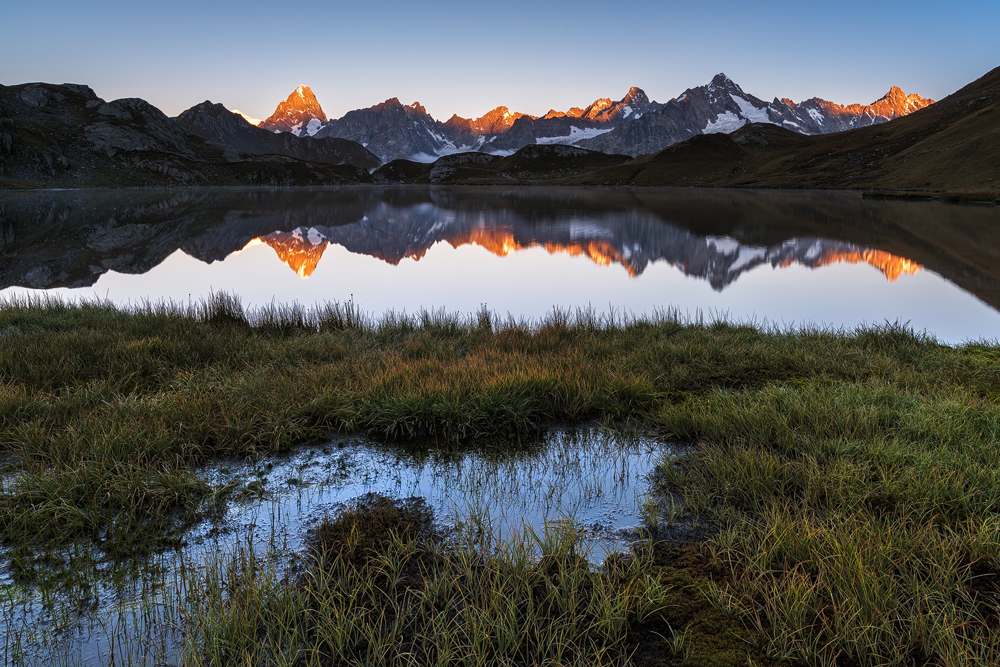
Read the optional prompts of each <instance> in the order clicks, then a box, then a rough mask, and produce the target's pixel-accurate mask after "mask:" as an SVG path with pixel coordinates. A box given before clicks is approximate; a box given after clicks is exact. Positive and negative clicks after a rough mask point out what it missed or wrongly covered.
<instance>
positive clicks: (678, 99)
mask: <svg viewBox="0 0 1000 667" xmlns="http://www.w3.org/2000/svg"><path fill="white" fill-rule="evenodd" d="M687 96H688V94H687V93H684V94H683V95H681V96H680V97H678V98H677V101H678V102H683V101H684V100H686V99H687Z"/></svg>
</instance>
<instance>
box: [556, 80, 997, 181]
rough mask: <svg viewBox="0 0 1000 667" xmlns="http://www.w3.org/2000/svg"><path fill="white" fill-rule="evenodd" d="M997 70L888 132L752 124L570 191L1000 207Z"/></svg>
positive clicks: (599, 174)
mask: <svg viewBox="0 0 1000 667" xmlns="http://www.w3.org/2000/svg"><path fill="white" fill-rule="evenodd" d="M998 155H1000V67H998V68H996V69H994V70H992V71H991V72H989V73H987V74H986V75H985V76H983V77H982V78H980V79H978V80H977V81H975V82H973V83H971V84H969V85H968V86H965V87H964V88H962V89H961V90H959V91H957V92H955V93H953V94H952V95H949V96H948V97H946V98H945V99H943V100H941V101H939V102H937V103H935V104H932V105H929V106H926V107H924V108H922V109H920V110H918V111H915V112H913V113H911V114H909V115H906V116H903V117H901V118H896V119H894V120H891V121H889V122H886V123H882V124H876V125H871V126H867V127H861V128H858V129H854V130H851V131H849V132H838V133H835V134H826V135H818V136H805V135H802V134H799V133H797V132H793V131H791V130H788V129H784V128H782V127H780V126H778V125H775V124H763V123H753V124H751V125H746V126H744V127H741V128H740V129H739V130H737V131H735V132H733V133H732V134H728V135H727V134H714V135H700V136H695V137H692V138H690V139H688V140H687V141H684V142H682V143H679V144H676V145H673V146H670V147H668V148H666V149H664V150H662V151H660V152H658V153H654V154H650V155H644V156H642V157H639V158H637V159H635V160H633V161H631V162H629V163H626V164H623V165H620V166H617V167H612V168H608V169H600V170H597V171H595V172H593V173H591V174H587V175H584V176H580V177H575V178H569V179H565V182H567V183H581V184H583V183H588V184H614V185H624V184H635V185H713V186H738V187H798V188H864V189H880V190H904V191H910V192H916V193H921V192H947V193H955V194H959V195H962V194H965V195H968V196H973V197H982V198H986V199H991V198H998V199H1000V159H998V158H997V156H998Z"/></svg>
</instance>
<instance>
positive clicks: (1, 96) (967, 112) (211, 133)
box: [0, 68, 1000, 200]
mask: <svg viewBox="0 0 1000 667" xmlns="http://www.w3.org/2000/svg"><path fill="white" fill-rule="evenodd" d="M286 102H289V101H288V100H286ZM318 107H319V103H318V101H316V99H315V96H314V95H312V93H311V91H309V90H308V89H307V87H305V86H301V87H300V88H299V89H296V92H295V93H293V95H292V96H291V102H289V103H288V104H285V105H284V107H283V108H282V109H280V111H281V113H280V114H278V113H276V114H274V115H272V117H271V118H269V119H268V120H267V121H264V123H267V124H268V126H269V127H278V126H279V125H281V123H284V125H283V127H286V129H288V130H289V131H281V130H280V129H279V130H278V131H277V132H275V131H273V130H268V129H265V128H263V127H257V126H254V125H253V124H251V123H250V122H248V121H247V120H246V118H245V117H244V116H243V115H242V114H239V113H236V112H231V111H229V110H227V109H226V108H225V107H224V106H222V105H221V104H214V103H212V102H210V101H206V102H203V103H201V104H198V105H195V106H194V107H192V108H191V109H188V110H187V111H185V112H184V113H182V114H180V115H179V116H178V117H177V118H168V117H167V116H166V115H164V114H163V113H162V112H161V111H160V110H159V109H157V108H156V107H154V106H152V105H151V104H149V103H148V102H145V101H144V100H141V99H137V98H126V99H121V100H114V101H111V102H106V101H105V100H103V99H101V98H99V97H97V95H96V94H95V93H94V91H93V90H91V89H90V88H89V87H87V86H85V85H80V84H63V85H55V84H48V83H30V84H20V85H15V86H4V85H0V189H12V188H21V189H23V188H33V187H99V186H114V187H121V186H166V185H170V186H178V185H343V184H364V183H380V184H393V183H438V184H480V185H489V184H494V185H495V184H502V185H514V184H542V183H545V184H552V185H569V184H576V185H704V186H724V187H730V186H738V187H784V188H789V187H796V188H802V187H809V188H855V189H865V190H876V191H893V192H895V193H897V194H898V193H899V192H900V191H905V192H904V195H905V196H910V197H912V196H930V195H932V194H934V193H937V195H936V196H941V195H942V194H946V195H948V196H957V197H961V198H972V199H977V200H993V199H997V198H998V197H1000V163H998V162H997V161H996V158H995V156H996V155H997V154H998V153H1000V129H998V126H1000V113H998V112H1000V68H997V69H994V70H993V71H991V72H989V73H987V74H986V75H984V76H983V77H981V78H980V79H978V80H977V81H975V82H973V83H971V84H969V85H967V86H965V87H963V88H962V89H961V90H959V91H957V92H956V93H954V94H952V95H949V96H947V97H946V98H945V99H944V100H942V101H939V102H937V103H931V102H930V101H929V100H925V99H923V98H921V97H919V96H916V95H906V94H904V93H903V92H902V91H901V90H899V89H897V88H894V89H892V90H890V92H889V94H888V95H886V96H885V98H883V99H881V100H878V101H876V102H875V103H873V104H871V105H864V106H860V105H854V106H847V107H841V106H838V105H835V104H832V103H828V102H824V101H823V100H818V99H813V100H807V101H806V102H802V103H799V104H795V103H792V102H790V101H788V100H774V101H772V102H770V103H765V102H763V101H762V100H760V99H758V98H756V97H754V96H752V95H750V94H748V93H746V92H745V91H743V90H742V88H740V87H739V86H738V85H737V84H735V83H734V82H733V81H732V80H730V79H729V78H728V77H725V76H724V75H721V74H720V75H718V76H716V77H715V78H714V79H713V80H712V82H710V83H709V84H707V85H706V86H701V87H698V88H693V89H688V90H687V91H685V93H683V94H682V95H680V96H679V97H678V98H676V99H674V100H671V101H669V102H667V103H666V104H662V105H661V104H658V103H656V102H652V101H650V100H649V99H648V98H647V96H646V95H645V94H644V93H643V92H642V91H641V90H639V89H637V88H633V89H631V90H630V91H629V93H628V94H627V95H626V96H625V97H623V98H622V99H621V100H619V101H617V102H614V101H612V100H610V99H601V100H597V101H595V102H594V103H593V104H590V105H588V106H586V107H579V108H573V109H570V110H569V111H566V112H557V111H550V112H548V113H546V114H545V115H544V116H541V117H532V116H530V115H524V114H518V113H516V112H511V111H510V110H509V109H507V108H504V107H498V108H497V109H495V110H494V111H492V112H490V113H489V114H486V115H485V116H483V117H481V118H477V119H471V120H468V119H462V118H460V117H457V116H453V117H452V118H450V119H449V120H448V121H447V122H445V123H440V122H438V121H436V120H434V119H433V118H432V117H431V116H430V115H429V114H428V113H427V111H426V109H424V108H423V107H422V106H420V105H419V104H416V103H414V104H411V105H409V106H404V105H402V104H401V103H400V102H399V101H398V100H395V99H393V100H388V101H387V102H385V103H383V104H380V105H377V106H375V107H371V108H369V109H361V110H357V111H352V112H350V113H348V114H346V115H345V116H344V117H342V118H339V119H334V120H329V119H327V121H326V122H325V123H324V122H323V121H322V120H321V119H320V118H318V117H314V116H315V115H316V114H317V113H322V110H321V109H318ZM300 112H301V113H300ZM275 116H277V118H275ZM893 116H895V117H893ZM279 121H280V122H279ZM264 123H262V124H264ZM275 124H277V125H275ZM845 128H847V129H845ZM825 130H843V131H831V132H827V133H825V134H816V132H820V131H825ZM296 132H297V134H296ZM343 134H347V135H351V136H354V137H357V140H355V139H352V138H350V137H344V136H335V135H343ZM300 135H301V136H300ZM685 137H687V138H685ZM364 144H367V146H365V145H364ZM570 144H576V145H570ZM663 144H666V148H662V149H660V150H655V148H656V147H657V146H660V145H663ZM518 146H520V147H519V148H517V147H518ZM595 149H600V150H595ZM610 151H618V152H617V153H614V152H610ZM647 151H650V152H647ZM637 152H639V153H642V154H641V155H639V156H638V157H634V158H633V157H632V156H633V155H634V154H635V153H637ZM441 153H443V154H444V155H443V156H440V157H435V156H436V155H438V154H441ZM394 154H410V155H411V157H414V156H415V157H417V158H418V161H414V160H405V159H402V158H399V159H393V160H390V161H389V162H388V163H387V164H382V161H383V159H384V158H387V157H391V156H392V155H394ZM380 165H381V166H380ZM893 196H896V195H893Z"/></svg>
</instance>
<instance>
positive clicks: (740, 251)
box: [237, 217, 921, 290]
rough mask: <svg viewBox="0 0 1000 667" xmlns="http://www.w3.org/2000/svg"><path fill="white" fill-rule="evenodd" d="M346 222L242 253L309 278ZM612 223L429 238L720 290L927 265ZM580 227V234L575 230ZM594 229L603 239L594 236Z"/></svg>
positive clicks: (829, 247) (827, 245)
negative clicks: (747, 281)
mask: <svg viewBox="0 0 1000 667" xmlns="http://www.w3.org/2000/svg"><path fill="white" fill-rule="evenodd" d="M395 219H396V218H392V217H390V218H388V220H390V224H389V225H386V226H384V227H382V228H381V229H379V231H378V232H377V233H379V234H381V235H383V236H384V237H387V238H388V237H391V236H392V233H393V228H392V224H391V222H392V221H394V220H395ZM376 225H377V223H376ZM346 227H349V226H348V225H345V226H344V227H338V228H333V229H331V228H329V227H310V228H309V229H305V228H303V227H299V228H297V229H293V230H292V231H290V232H272V233H270V234H267V235H266V236H259V237H257V238H255V239H251V240H250V242H249V243H247V245H246V246H245V247H244V248H243V249H241V250H239V251H237V252H242V250H245V249H246V248H249V247H252V246H255V245H259V244H261V243H264V244H267V245H268V246H270V247H271V248H272V249H273V250H274V252H275V253H277V255H278V257H279V258H280V259H281V261H282V262H284V263H285V264H287V265H288V266H289V268H291V269H292V270H293V271H295V273H297V274H298V275H299V276H300V277H302V278H308V277H309V276H311V275H312V273H313V271H315V270H316V267H317V266H318V265H319V261H320V259H321V258H322V257H323V252H324V251H325V250H326V248H327V246H328V245H329V244H331V243H336V244H337V245H342V246H344V247H345V248H348V249H349V250H350V249H351V248H350V246H348V245H347V243H346V242H345V240H346V239H349V238H350V235H351V231H353V230H349V229H345V228H346ZM456 227H457V228H456ZM610 229H611V226H610V225H609V226H607V227H600V226H596V225H590V226H589V228H584V229H580V228H579V227H577V228H574V227H570V229H569V232H570V234H569V236H570V240H568V241H567V240H565V239H563V238H559V237H561V236H565V234H561V233H560V232H561V231H563V230H560V229H559V228H558V227H556V226H546V227H543V228H542V229H535V230H532V231H533V233H534V234H535V235H536V236H535V237H532V238H522V237H518V236H517V235H516V234H515V233H514V231H513V230H512V229H511V228H509V227H506V226H505V227H498V226H495V225H491V224H489V223H484V222H476V223H474V225H473V226H472V228H467V229H463V228H461V227H458V226H457V225H454V224H453V225H450V226H449V227H448V228H447V229H445V230H444V231H445V233H444V234H443V235H442V236H443V238H432V239H430V240H429V241H428V246H427V247H430V246H431V245H434V244H435V243H438V242H439V241H447V242H448V243H449V244H450V245H451V246H452V247H453V248H459V247H461V246H463V245H475V246H479V247H481V248H484V249H486V250H488V251H489V252H491V253H492V254H494V255H496V256H498V257H506V256H507V255H508V254H510V253H512V252H517V251H518V250H525V249H528V248H533V247H541V248H544V249H545V251H546V252H548V253H549V254H550V255H552V254H556V253H566V254H568V255H570V256H571V257H579V256H585V257H589V258H590V259H591V260H592V261H593V262H594V263H595V264H597V265H599V266H607V265H609V264H620V265H622V266H623V267H624V268H625V270H626V271H627V272H628V274H629V276H631V277H633V278H635V277H637V276H639V275H640V274H641V273H642V272H643V271H644V270H645V268H646V266H647V265H648V264H650V263H651V262H655V261H658V260H665V261H666V262H668V263H669V264H672V265H673V266H677V267H679V268H680V269H682V270H683V271H684V273H685V274H686V275H693V276H697V277H699V278H705V279H707V280H708V281H709V283H710V284H711V285H712V287H713V288H714V289H716V290H722V289H723V288H724V287H726V286H727V285H729V284H730V283H732V282H733V281H734V280H736V278H738V277H739V276H740V274H742V273H745V272H746V271H749V270H750V269H753V268H756V267H758V266H760V265H761V264H770V265H771V266H772V267H774V268H785V267H788V266H791V265H792V264H793V263H796V264H801V265H803V266H807V267H809V268H811V269H816V268H819V267H822V266H829V265H830V264H837V263H838V262H847V263H849V264H858V263H865V264H869V265H871V266H873V267H875V268H876V269H878V270H879V271H881V272H882V274H883V275H884V276H885V277H886V278H887V279H889V280H895V279H896V278H898V277H899V276H900V275H902V274H910V273H916V272H917V271H919V270H920V269H921V266H920V265H919V264H917V263H916V262H913V261H911V260H909V259H906V258H904V257H896V256H895V255H892V254H890V253H887V252H884V251H882V250H875V249H873V248H862V247H860V246H856V245H854V244H851V243H843V242H839V241H830V240H827V239H817V238H802V239H789V240H788V241H785V242H784V243H781V244H779V245H776V246H772V247H763V246H753V245H743V244H741V243H739V242H738V241H736V240H735V239H732V238H729V237H714V236H708V237H703V238H690V237H691V235H690V234H683V233H682V236H683V238H670V239H669V241H670V243H669V244H666V245H665V246H664V247H662V248H659V250H661V253H660V254H659V255H658V256H651V255H650V253H649V252H645V251H644V250H643V249H642V248H641V247H640V246H639V245H638V244H634V245H633V246H632V247H628V246H627V242H626V243H621V244H618V243H616V241H619V239H615V238H602V234H606V233H609V232H610ZM661 231H662V232H667V231H668V230H667V229H666V228H664V229H662V230H661ZM574 232H576V233H575V234H574ZM541 234H546V235H549V238H545V237H541ZM593 236H596V237H597V238H593ZM352 252H361V253H364V254H368V253H365V252H364V250H360V251H356V250H352ZM426 252H427V248H426V247H425V248H422V249H419V250H413V251H411V252H410V253H409V254H407V255H405V257H406V258H408V259H412V260H414V261H418V260H419V259H420V258H421V257H423V256H424V255H425V254H426ZM380 259H383V260H384V261H386V262H388V263H390V264H398V263H399V261H400V259H396V258H391V257H383V258H380Z"/></svg>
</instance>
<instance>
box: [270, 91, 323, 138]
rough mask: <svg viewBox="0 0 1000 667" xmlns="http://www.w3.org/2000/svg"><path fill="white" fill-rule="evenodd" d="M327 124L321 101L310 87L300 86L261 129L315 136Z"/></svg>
mask: <svg viewBox="0 0 1000 667" xmlns="http://www.w3.org/2000/svg"><path fill="white" fill-rule="evenodd" d="M325 122H327V118H326V114H325V113H323V107H321V106H320V104H319V100H317V99H316V96H315V95H314V94H313V91H312V89H311V88H309V86H299V87H298V88H296V89H295V90H294V91H292V93H291V94H290V95H289V96H288V97H287V98H285V100H284V101H283V102H281V103H280V104H279V105H278V108H277V109H275V110H274V113H273V114H271V116H269V117H268V118H267V119H266V120H264V122H262V123H261V124H260V126H259V127H262V128H264V129H265V130H270V131H272V132H291V133H292V134H296V135H299V136H301V135H303V134H309V135H310V136H311V135H314V134H316V132H317V131H318V130H319V128H320V127H321V126H322V125H323V123H325Z"/></svg>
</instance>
